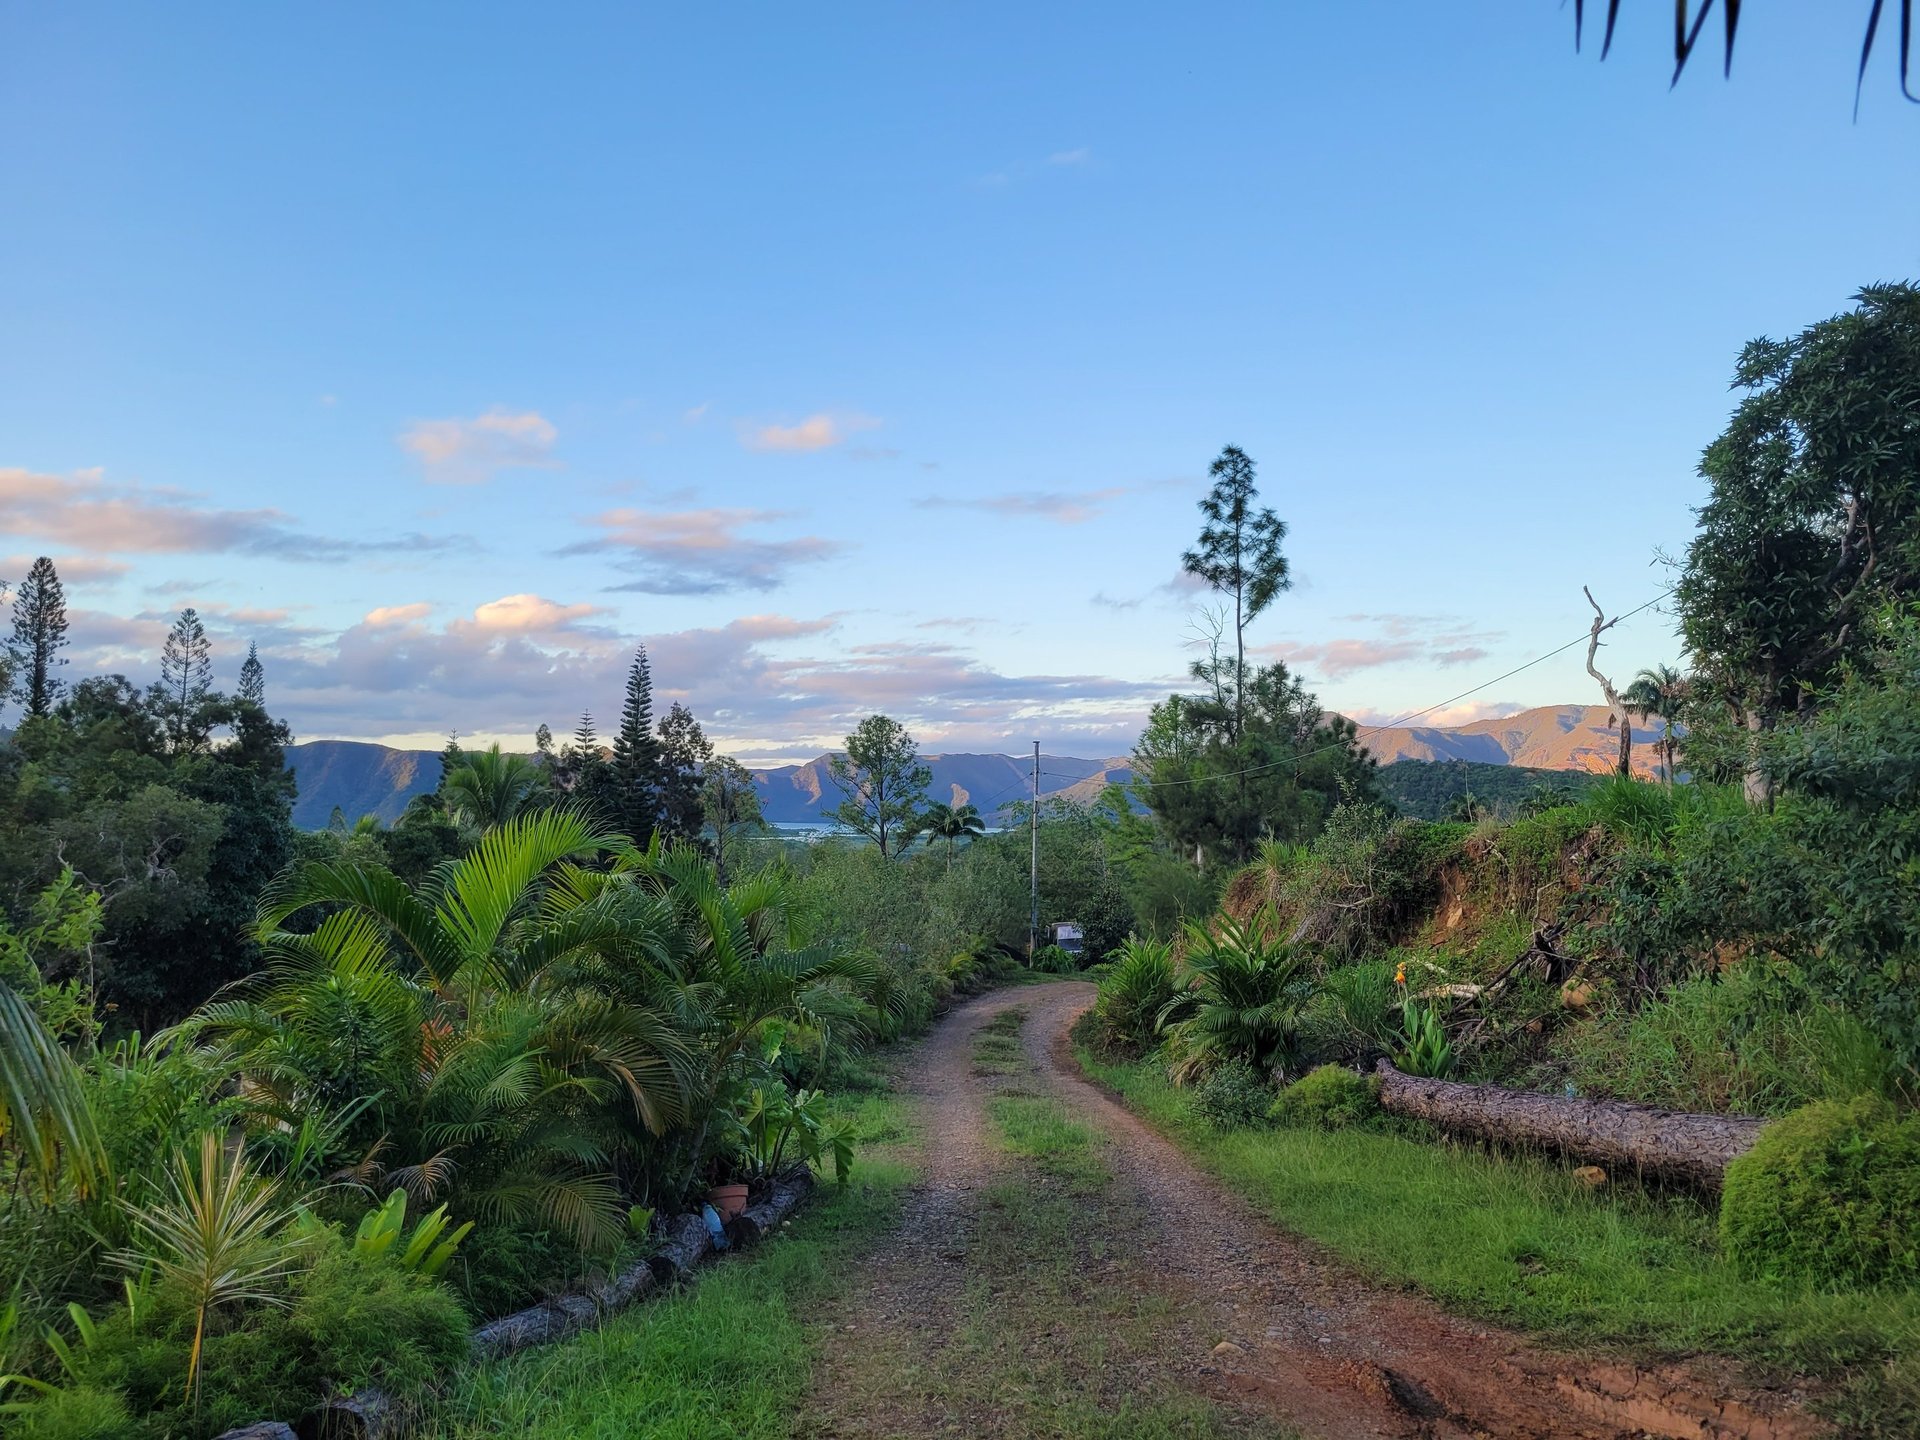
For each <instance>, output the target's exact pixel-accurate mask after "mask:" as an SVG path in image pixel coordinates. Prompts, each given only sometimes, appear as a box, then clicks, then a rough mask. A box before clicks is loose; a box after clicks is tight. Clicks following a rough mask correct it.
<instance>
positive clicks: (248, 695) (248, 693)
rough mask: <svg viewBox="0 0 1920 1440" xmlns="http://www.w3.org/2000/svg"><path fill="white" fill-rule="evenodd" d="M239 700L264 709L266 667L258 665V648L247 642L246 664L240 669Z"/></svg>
mask: <svg viewBox="0 0 1920 1440" xmlns="http://www.w3.org/2000/svg"><path fill="white" fill-rule="evenodd" d="M240 698H241V699H242V700H246V701H249V702H251V703H252V704H255V705H258V706H260V707H261V708H262V709H265V708H266V704H267V667H266V666H264V665H262V664H261V663H260V647H259V646H257V645H255V644H254V643H253V642H252V641H251V640H249V641H248V642H247V658H246V663H244V664H243V665H241V667H240Z"/></svg>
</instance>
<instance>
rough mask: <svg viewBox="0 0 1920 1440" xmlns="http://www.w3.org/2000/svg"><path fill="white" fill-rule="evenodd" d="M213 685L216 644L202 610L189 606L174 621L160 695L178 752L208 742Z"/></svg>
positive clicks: (162, 667)
mask: <svg viewBox="0 0 1920 1440" xmlns="http://www.w3.org/2000/svg"><path fill="white" fill-rule="evenodd" d="M212 685H213V646H212V644H211V643H210V642H209V641H208V639H207V630H206V627H205V626H204V625H202V624H201V623H200V613H199V611H197V610H195V609H194V608H193V607H192V606H191V605H189V606H188V607H187V608H186V609H184V610H182V611H181V612H180V618H179V619H178V620H176V621H174V622H173V629H172V630H170V631H169V632H167V643H166V646H165V648H164V649H162V650H161V652H160V696H161V701H162V704H163V708H164V713H165V715H166V724H167V741H168V743H169V744H170V745H171V746H172V747H173V748H174V750H175V751H192V750H197V749H199V748H200V746H201V745H203V744H205V743H206V739H207V734H208V725H207V719H206V702H207V692H208V691H209V690H210V689H211V688H212Z"/></svg>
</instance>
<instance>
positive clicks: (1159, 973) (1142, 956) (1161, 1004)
mask: <svg viewBox="0 0 1920 1440" xmlns="http://www.w3.org/2000/svg"><path fill="white" fill-rule="evenodd" d="M1177 992H1178V986H1177V982H1176V981H1175V979H1174V969H1173V948H1172V946H1170V945H1167V944H1165V943H1164V942H1160V941H1154V940H1141V939H1139V938H1137V937H1129V938H1128V940H1127V943H1126V944H1124V945H1122V946H1121V947H1120V950H1119V953H1118V954H1117V955H1116V956H1115V957H1114V960H1113V963H1112V966H1111V967H1110V968H1109V969H1108V971H1107V974H1106V976H1105V978H1103V979H1102V980H1101V981H1100V998H1099V999H1098V1000H1097V1001H1095V1002H1094V1007H1093V1014H1094V1023H1095V1025H1096V1026H1097V1032H1096V1039H1097V1040H1098V1042H1099V1043H1100V1045H1101V1046H1102V1048H1103V1049H1107V1050H1110V1051H1111V1050H1131V1051H1133V1052H1135V1053H1138V1052H1139V1051H1142V1050H1145V1049H1147V1048H1148V1047H1150V1046H1151V1045H1152V1044H1153V1043H1154V1041H1155V1039H1156V1038H1157V1032H1158V1027H1159V1023H1160V1012H1161V1011H1162V1010H1163V1009H1165V1008H1166V1005H1167V1002H1168V1001H1170V1000H1171V999H1173V997H1174V995H1175V994H1176V993H1177Z"/></svg>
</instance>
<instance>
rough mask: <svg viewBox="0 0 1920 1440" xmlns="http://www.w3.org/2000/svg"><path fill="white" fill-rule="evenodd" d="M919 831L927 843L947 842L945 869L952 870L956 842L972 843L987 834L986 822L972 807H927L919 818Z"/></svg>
mask: <svg viewBox="0 0 1920 1440" xmlns="http://www.w3.org/2000/svg"><path fill="white" fill-rule="evenodd" d="M920 831H921V833H922V834H924V835H925V836H926V837H927V843H928V844H929V845H931V844H933V842H934V841H935V840H941V839H944V840H945V841H946V842H947V868H948V869H952V868H953V847H954V842H955V841H957V840H967V841H973V840H977V839H979V838H980V837H981V836H982V835H984V834H986V833H987V822H986V821H985V820H982V819H981V818H980V812H979V811H978V810H977V809H975V808H974V807H973V806H972V805H960V806H957V807H956V806H953V805H942V804H939V803H937V802H936V803H935V804H932V805H929V806H928V807H927V808H926V810H925V811H924V812H923V813H922V814H921V816H920Z"/></svg>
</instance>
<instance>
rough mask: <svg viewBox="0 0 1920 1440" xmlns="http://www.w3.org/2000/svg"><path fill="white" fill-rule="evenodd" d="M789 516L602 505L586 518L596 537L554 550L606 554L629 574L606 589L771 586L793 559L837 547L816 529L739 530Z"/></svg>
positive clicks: (798, 561) (664, 591)
mask: <svg viewBox="0 0 1920 1440" xmlns="http://www.w3.org/2000/svg"><path fill="white" fill-rule="evenodd" d="M789 518H791V516H790V515H789V513H788V512H786V511H781V510H750V509H711V510H639V509H619V510H606V511H602V512H601V513H600V514H598V515H594V516H590V517H589V518H588V520H587V523H588V524H589V525H591V526H592V527H594V528H595V529H597V530H599V531H600V535H599V537H598V538H597V539H593V540H583V541H580V542H579V543H577V544H574V545H569V546H567V547H566V549H564V550H563V551H561V552H560V553H561V554H563V555H606V556H608V557H610V558H611V559H612V561H613V563H614V564H615V565H616V566H617V567H618V568H619V569H621V570H622V571H625V572H626V573H627V574H629V575H630V576H632V578H631V579H629V580H626V581H623V582H622V583H620V584H616V585H612V586H609V587H608V588H609V589H612V590H633V591H640V592H643V593H646V594H652V595H715V594H720V593H722V592H724V591H729V590H772V589H774V588H776V587H777V586H779V585H780V584H781V583H783V582H784V581H785V580H786V578H787V575H788V573H789V572H790V571H791V570H793V569H794V568H795V567H797V566H801V565H809V564H814V563H816V562H818V561H821V560H825V559H828V558H829V557H831V556H833V555H836V554H838V553H839V551H840V550H841V548H842V547H841V546H840V545H839V544H838V543H837V542H836V541H832V540H827V539H824V538H822V537H821V536H818V535H802V536H798V537H796V538H794V539H790V540H771V539H762V538H759V537H756V536H753V535H749V534H747V533H745V532H747V531H749V530H757V529H763V528H765V527H766V526H768V525H771V524H775V523H778V522H779V521H782V520H786V519H789Z"/></svg>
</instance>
